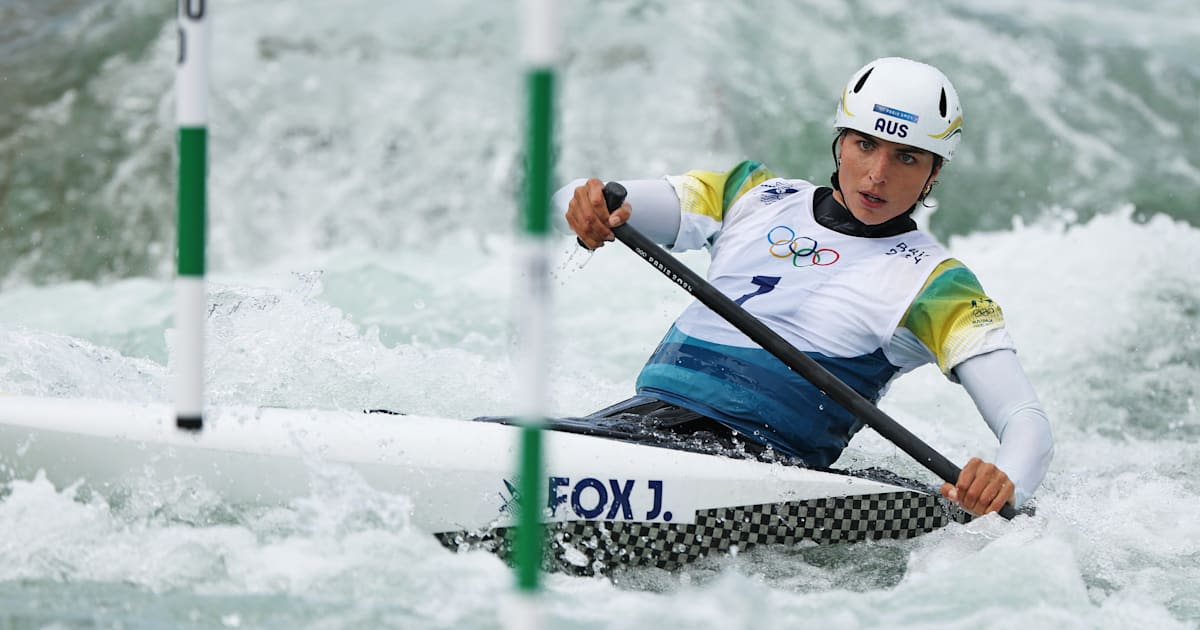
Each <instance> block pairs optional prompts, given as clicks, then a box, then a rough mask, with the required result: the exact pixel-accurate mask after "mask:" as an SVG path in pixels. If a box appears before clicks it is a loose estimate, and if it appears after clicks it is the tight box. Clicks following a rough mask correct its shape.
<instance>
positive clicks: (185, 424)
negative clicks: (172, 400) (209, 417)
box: [175, 416, 204, 433]
mask: <svg viewBox="0 0 1200 630" xmlns="http://www.w3.org/2000/svg"><path fill="white" fill-rule="evenodd" d="M175 427H176V428H178V429H179V430H181V431H191V432H193V433H199V432H200V429H203V428H204V419H203V418H202V417H200V416H176V417H175Z"/></svg>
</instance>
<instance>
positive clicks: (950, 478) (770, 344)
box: [604, 182, 1017, 519]
mask: <svg viewBox="0 0 1200 630" xmlns="http://www.w3.org/2000/svg"><path fill="white" fill-rule="evenodd" d="M625 195H626V191H625V187H624V186H622V185H621V184H619V183H617V182H609V183H608V184H606V185H605V186H604V202H605V204H606V205H607V206H608V211H609V212H613V211H615V210H616V209H617V208H620V207H621V204H622V203H624V202H625ZM613 234H615V235H616V237H617V239H618V240H620V241H621V242H622V243H624V244H625V245H626V246H627V247H629V249H632V250H633V251H634V253H636V254H637V255H638V256H641V257H642V258H643V259H644V260H645V261H646V262H648V263H650V264H651V265H652V266H653V267H654V268H655V269H657V270H659V271H660V272H662V274H663V275H664V276H666V277H668V278H670V279H671V281H672V282H674V283H675V284H677V285H679V286H680V287H682V288H683V289H684V290H686V291H687V292H688V293H691V294H692V295H693V296H694V297H695V298H696V299H697V300H700V302H701V303H702V304H704V305H705V306H707V307H708V308H710V309H712V311H713V312H714V313H716V314H717V315H720V316H721V317H723V318H724V319H725V321H727V322H729V323H730V324H733V326H734V327H735V328H737V329H738V330H740V331H741V332H742V334H744V335H746V336H747V337H749V338H750V339H751V340H752V341H753V342H754V343H757V344H758V345H760V346H762V347H763V349H764V350H766V351H768V352H770V353H771V354H773V355H775V357H777V358H778V359H779V360H780V361H783V363H784V365H786V366H788V367H789V368H791V369H792V370H793V371H795V372H796V373H797V374H799V375H801V376H803V377H804V378H806V379H808V381H809V382H810V383H812V384H813V385H815V386H817V388H818V389H820V390H821V391H822V392H823V393H824V394H826V395H827V396H829V397H830V398H831V399H833V400H834V401H835V402H837V403H838V404H840V405H842V406H843V407H845V408H846V409H849V410H850V412H851V413H853V414H854V415H855V417H857V418H858V419H859V420H862V421H863V422H864V423H866V424H867V425H869V426H870V427H871V428H872V429H875V430H876V431H878V432H879V434H880V435H882V436H883V437H885V438H887V439H888V440H889V441H891V442H892V443H893V444H895V445H896V446H898V447H900V450H902V451H904V452H905V453H908V454H909V455H910V456H911V457H912V458H913V459H915V460H917V462H918V463H920V464H921V465H922V466H924V467H926V468H928V469H929V470H931V471H932V472H933V473H934V474H935V475H937V476H938V477H941V478H942V479H944V480H945V481H946V482H948V483H951V484H955V483H958V475H959V473H961V472H962V469H960V468H959V467H958V466H956V465H955V464H954V462H951V461H950V460H949V459H946V457H945V456H944V455H942V454H941V453H939V452H937V451H936V450H934V449H933V447H931V446H929V445H928V444H926V443H925V442H923V441H921V438H918V437H917V436H915V435H913V433H912V432H911V431H909V430H908V429H906V428H904V427H903V426H902V425H901V424H900V423H898V422H896V421H895V420H893V419H892V418H891V416H888V415H887V414H886V413H884V412H882V411H880V410H879V407H876V406H875V405H873V404H871V402H870V401H868V400H867V399H866V398H863V397H862V395H861V394H859V393H858V392H856V391H854V390H853V389H851V387H850V386H849V385H846V384H845V383H843V382H842V381H841V380H840V379H838V377H836V376H834V375H833V374H830V373H829V370H826V369H825V368H824V367H822V366H821V365H820V364H819V363H817V362H816V361H814V360H813V358H812V357H810V356H808V355H807V354H804V353H803V352H800V351H799V350H797V349H796V348H795V347H793V346H792V345H791V344H790V343H788V342H787V341H786V340H785V339H784V338H783V337H780V336H779V334H778V333H776V332H775V331H773V330H771V329H770V328H768V327H767V325H766V324H764V323H762V322H761V321H759V320H758V319H757V318H755V317H754V316H753V315H751V314H750V313H747V312H746V310H745V309H743V308H742V307H741V306H738V305H737V304H735V303H734V301H733V300H731V299H729V298H728V297H727V296H726V295H725V294H724V293H721V292H720V291H718V290H716V288H714V287H713V286H712V285H711V284H709V283H708V281H707V280H705V279H704V278H701V277H700V276H699V274H697V273H696V272H694V271H692V270H691V269H690V268H688V266H687V265H684V264H683V263H681V262H679V261H678V260H675V257H674V256H671V254H669V253H667V251H666V250H664V249H663V248H661V247H659V246H658V245H657V244H656V243H655V242H654V241H651V240H650V239H648V238H646V237H645V235H643V234H642V233H641V232H639V231H637V229H636V228H634V227H633V226H630V225H620V226H617V227H615V228H613ZM1016 515H1017V512H1016V510H1015V509H1014V508H1013V506H1012V505H1010V504H1008V503H1005V504H1004V506H1003V507H1001V508H1000V516H1003V517H1004V518H1007V519H1012V518H1013V517H1014V516H1016Z"/></svg>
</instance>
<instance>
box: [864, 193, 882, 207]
mask: <svg viewBox="0 0 1200 630" xmlns="http://www.w3.org/2000/svg"><path fill="white" fill-rule="evenodd" d="M858 194H859V196H860V197H862V199H863V201H864V202H866V203H867V205H869V206H881V205H883V204H884V203H886V202H887V200H886V199H884V198H883V197H879V196H876V195H872V194H871V193H869V192H866V191H859V193H858Z"/></svg>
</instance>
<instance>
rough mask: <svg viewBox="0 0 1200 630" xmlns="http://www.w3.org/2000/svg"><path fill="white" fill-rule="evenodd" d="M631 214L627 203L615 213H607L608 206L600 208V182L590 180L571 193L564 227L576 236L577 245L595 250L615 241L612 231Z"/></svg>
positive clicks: (602, 197)
mask: <svg viewBox="0 0 1200 630" xmlns="http://www.w3.org/2000/svg"><path fill="white" fill-rule="evenodd" d="M631 212H633V209H632V208H631V207H630V206H629V202H628V201H627V202H625V203H623V204H621V207H620V208H618V209H617V211H616V212H613V213H612V214H609V212H608V207H607V206H605V205H604V183H603V182H601V181H600V180H598V179H595V178H593V179H589V180H587V181H586V182H584V183H583V185H582V186H580V187H578V188H576V189H575V194H574V195H573V196H572V197H571V201H570V203H568V204H567V224H568V225H570V226H571V229H572V230H573V231H574V232H575V235H576V236H578V237H579V243H580V244H581V245H583V246H584V247H586V248H588V249H596V248H597V247H604V244H605V243H607V242H608V241H612V240H615V239H616V237H615V236H613V232H612V228H615V227H617V226H618V225H621V224H622V223H625V222H626V221H628V220H629V215H630V213H631Z"/></svg>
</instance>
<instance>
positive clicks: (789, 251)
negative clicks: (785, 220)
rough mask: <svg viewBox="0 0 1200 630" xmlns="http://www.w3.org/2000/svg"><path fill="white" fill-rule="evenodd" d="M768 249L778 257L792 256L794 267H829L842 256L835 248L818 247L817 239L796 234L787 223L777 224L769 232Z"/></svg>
mask: <svg viewBox="0 0 1200 630" xmlns="http://www.w3.org/2000/svg"><path fill="white" fill-rule="evenodd" d="M767 242H768V243H770V244H771V247H770V248H769V249H768V251H770V252H771V255H772V256H774V257H776V258H791V259H792V266H794V267H828V266H829V265H832V264H833V263H835V262H837V261H838V260H840V259H841V258H842V255H841V254H839V253H838V252H837V250H835V249H830V248H828V247H818V246H817V239H815V238H809V237H807V236H796V231H795V230H793V229H792V228H790V227H788V226H786V225H776V226H775V227H773V228H771V230H770V231H768V232H767Z"/></svg>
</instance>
